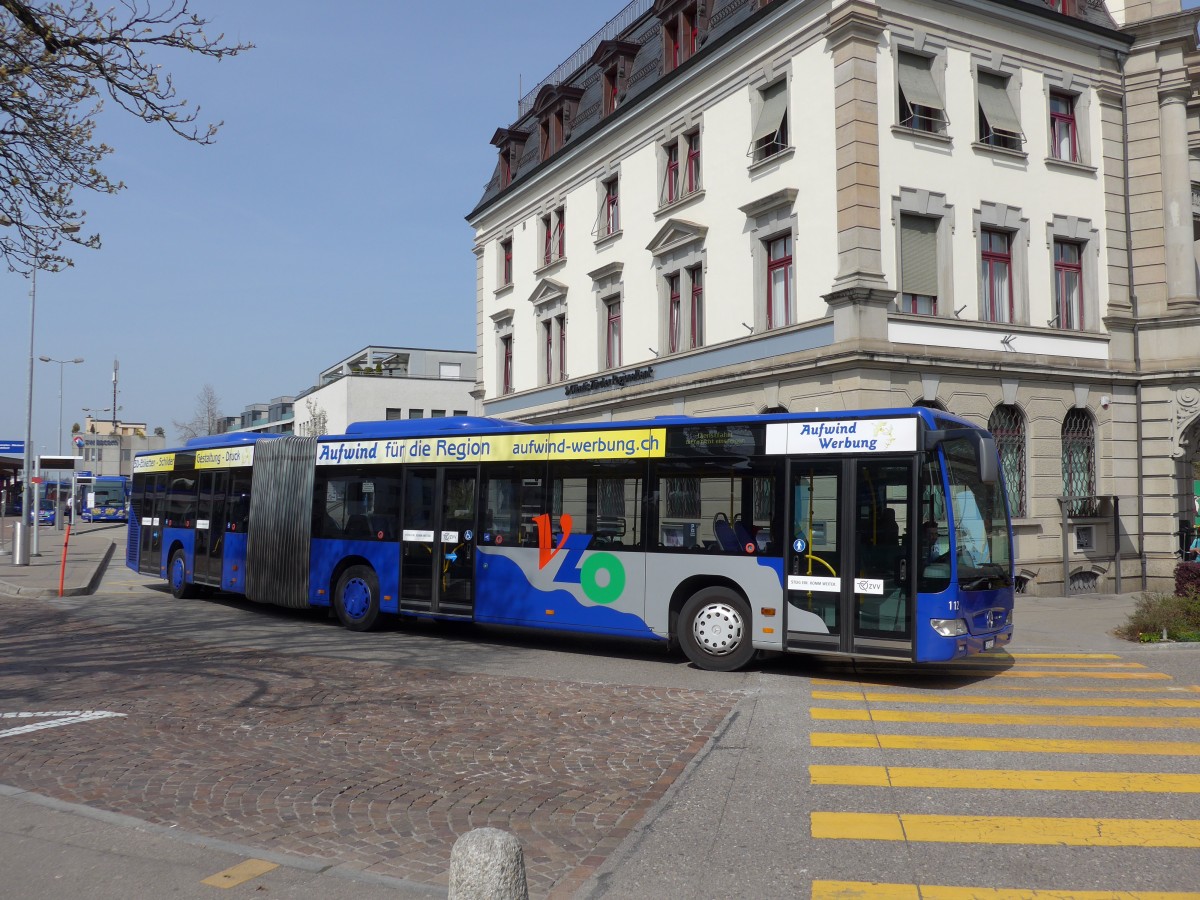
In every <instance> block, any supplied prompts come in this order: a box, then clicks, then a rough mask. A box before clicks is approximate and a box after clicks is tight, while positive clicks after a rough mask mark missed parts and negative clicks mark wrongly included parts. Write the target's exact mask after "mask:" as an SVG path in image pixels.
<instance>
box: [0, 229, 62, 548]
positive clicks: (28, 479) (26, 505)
mask: <svg viewBox="0 0 1200 900" xmlns="http://www.w3.org/2000/svg"><path fill="white" fill-rule="evenodd" d="M12 224H13V221H12V219H10V218H9V217H8V216H0V225H12ZM59 230H60V231H62V232H63V233H64V234H74V233H75V232H77V231H78V230H79V226H78V225H75V224H68V225H63V226H61V228H60V229H59ZM40 265H41V247H40V246H38V245H37V244H35V245H34V250H33V271H32V273H31V275H30V287H29V373H28V378H29V386H28V390H27V391H26V394H25V459H24V463H23V464H24V467H25V471H24V474H23V477H24V482H23V491H22V495H21V520H22V526H23V527H22V530H23V531H25V533H26V534H28V533H29V532H28V530H29V529H30V528H32V529H33V540H32V542H31V543H32V546H31V547H30V545H29V544H28V543H26V544H25V546H26V547H29V552H30V553H31V554H32V555H33V556H38V555H39V553H38V509H37V500H36V499H35V498H34V497H33V486H34V485H33V339H34V334H35V325H36V323H37V271H38V267H39V266H40ZM31 501H32V502H31ZM30 523H32V524H30ZM13 564H14V565H18V566H27V565H29V560H28V559H27V558H26V559H18V558H17V555H16V554H15V553H14V554H13Z"/></svg>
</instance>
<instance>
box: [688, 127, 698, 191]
mask: <svg viewBox="0 0 1200 900" xmlns="http://www.w3.org/2000/svg"><path fill="white" fill-rule="evenodd" d="M685 139H686V140H687V192H688V193H689V194H692V193H695V192H696V191H697V190H699V188H700V132H698V131H693V132H692V133H691V134H689V135H686V136H685Z"/></svg>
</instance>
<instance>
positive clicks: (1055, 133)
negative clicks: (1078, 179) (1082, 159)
mask: <svg viewBox="0 0 1200 900" xmlns="http://www.w3.org/2000/svg"><path fill="white" fill-rule="evenodd" d="M1056 103H1060V104H1062V105H1064V106H1065V107H1066V109H1067V111H1066V112H1062V111H1056V110H1055V104H1056ZM1060 129H1065V131H1066V134H1067V136H1069V138H1070V149H1069V150H1068V151H1067V153H1068V155H1067V156H1062V155H1060V153H1059V131H1060ZM1050 152H1051V153H1052V154H1054V158H1055V159H1062V160H1066V161H1067V162H1079V132H1078V131H1077V129H1076V122H1075V98H1074V97H1073V96H1071V95H1070V94H1064V93H1061V92H1059V91H1051V92H1050Z"/></svg>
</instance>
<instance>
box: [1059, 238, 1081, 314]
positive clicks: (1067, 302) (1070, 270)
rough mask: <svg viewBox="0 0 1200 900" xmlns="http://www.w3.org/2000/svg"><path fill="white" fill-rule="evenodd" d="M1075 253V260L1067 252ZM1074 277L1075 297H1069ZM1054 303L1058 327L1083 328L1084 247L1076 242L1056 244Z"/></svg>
mask: <svg viewBox="0 0 1200 900" xmlns="http://www.w3.org/2000/svg"><path fill="white" fill-rule="evenodd" d="M1067 250H1072V251H1074V256H1075V258H1074V259H1067V258H1066V257H1065V255H1064V254H1065V252H1066V251H1067ZM1071 275H1073V276H1074V281H1075V291H1074V294H1075V296H1074V297H1069V296H1068V294H1069V293H1070V288H1069V283H1070V282H1069V280H1068V279H1069V276H1071ZM1054 301H1055V305H1056V306H1057V308H1058V327H1059V328H1069V329H1072V330H1076V329H1079V328H1082V327H1083V246H1082V245H1081V244H1079V243H1076V242H1075V241H1060V240H1056V241H1055V242H1054Z"/></svg>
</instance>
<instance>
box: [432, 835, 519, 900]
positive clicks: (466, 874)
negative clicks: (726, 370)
mask: <svg viewBox="0 0 1200 900" xmlns="http://www.w3.org/2000/svg"><path fill="white" fill-rule="evenodd" d="M450 900H529V887H528V886H527V885H526V883H525V856H524V854H522V853H521V842H520V841H518V840H517V839H516V837H514V836H513V835H511V834H509V833H508V832H507V831H501V830H500V829H499V828H476V829H474V830H473V831H468V832H467V833H466V834H464V835H462V836H461V837H460V838H459V839H458V840H457V841H455V842H454V849H453V850H451V851H450Z"/></svg>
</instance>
